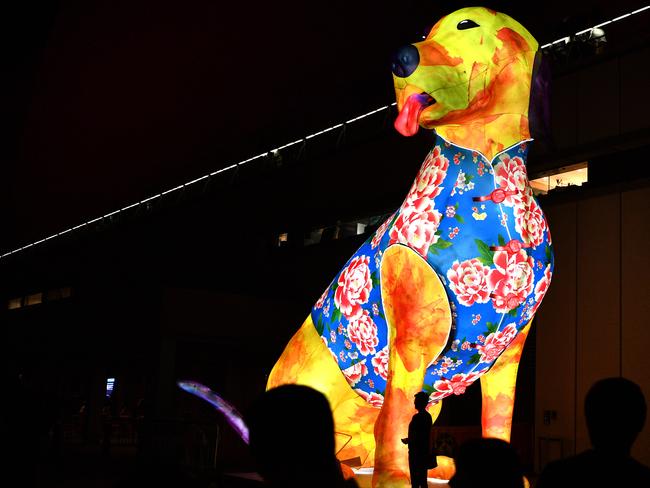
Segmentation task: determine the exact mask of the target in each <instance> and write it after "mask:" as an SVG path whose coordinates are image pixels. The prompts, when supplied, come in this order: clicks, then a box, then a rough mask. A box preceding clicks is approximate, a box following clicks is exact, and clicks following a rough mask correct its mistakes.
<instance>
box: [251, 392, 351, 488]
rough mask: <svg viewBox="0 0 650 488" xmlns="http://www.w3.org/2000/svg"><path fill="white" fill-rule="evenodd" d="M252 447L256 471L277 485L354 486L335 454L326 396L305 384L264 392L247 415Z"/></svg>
mask: <svg viewBox="0 0 650 488" xmlns="http://www.w3.org/2000/svg"><path fill="white" fill-rule="evenodd" d="M246 424H247V425H248V428H249V435H250V450H251V454H252V456H253V458H254V460H255V462H256V465H257V470H258V473H259V474H260V476H262V478H264V480H265V482H266V484H267V485H268V486H271V487H278V488H294V487H301V488H302V487H318V488H338V487H356V486H357V485H356V483H355V482H354V481H353V480H348V481H345V480H344V479H343V474H342V471H341V466H340V464H339V462H338V460H337V459H336V457H335V454H334V420H333V418H332V412H331V410H330V406H329V403H328V401H327V398H325V396H324V395H323V394H321V393H319V392H318V391H316V390H314V389H312V388H309V387H307V386H300V385H283V386H279V387H277V388H273V389H271V390H269V391H267V392H266V393H264V394H263V395H262V396H261V397H260V399H259V400H258V401H257V402H256V403H255V404H254V405H253V407H252V409H251V410H250V412H249V414H248V415H247V416H246Z"/></svg>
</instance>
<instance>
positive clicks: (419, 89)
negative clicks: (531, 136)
mask: <svg viewBox="0 0 650 488" xmlns="http://www.w3.org/2000/svg"><path fill="white" fill-rule="evenodd" d="M537 49H538V44H537V41H536V40H535V39H534V38H533V36H532V35H531V34H530V33H529V32H528V31H527V30H526V29H525V28H524V27H523V26H522V25H521V24H519V23H518V22H517V21H515V20H513V19H512V18H510V17H509V16H507V15H505V14H502V13H498V12H495V11H493V10H489V9H486V8H483V7H470V8H463V9H461V10H457V11H456V12H453V13H451V14H449V15H447V16H445V17H443V18H442V19H440V20H439V21H438V23H437V24H435V25H434V26H433V28H432V29H431V31H430V32H429V34H428V35H427V36H426V37H425V38H424V39H423V40H422V41H421V42H417V43H415V44H410V45H408V46H405V47H403V48H401V49H400V50H399V51H398V52H397V53H396V54H395V58H394V60H393V65H392V70H393V79H394V82H395V91H396V94H397V108H398V110H399V115H398V117H397V119H396V121H395V128H396V129H397V130H398V131H399V132H400V133H401V134H403V135H407V136H410V135H413V134H415V133H416V132H417V131H418V129H419V127H420V126H422V127H424V128H427V129H431V128H436V127H441V126H446V125H464V124H473V123H487V122H490V121H493V120H494V119H495V118H496V117H498V116H499V115H501V114H521V115H522V116H523V117H526V120H527V116H528V104H529V98H530V89H531V76H532V71H533V64H534V61H535V53H536V52H537ZM527 130H528V128H527V127H526V131H527Z"/></svg>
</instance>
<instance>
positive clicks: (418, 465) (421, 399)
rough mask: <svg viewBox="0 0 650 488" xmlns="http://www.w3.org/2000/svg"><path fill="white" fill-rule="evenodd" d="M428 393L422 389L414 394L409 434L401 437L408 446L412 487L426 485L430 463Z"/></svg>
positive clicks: (430, 421) (417, 487) (423, 487)
mask: <svg viewBox="0 0 650 488" xmlns="http://www.w3.org/2000/svg"><path fill="white" fill-rule="evenodd" d="M428 402H429V395H427V394H426V393H424V392H423V391H421V392H419V393H416V394H415V400H414V402H413V403H414V404H415V409H416V410H417V411H418V413H416V414H415V415H413V418H412V419H411V423H409V436H408V437H407V438H405V439H402V442H403V443H404V444H408V446H409V471H410V473H411V486H412V487H413V488H426V487H427V468H428V467H429V466H430V464H431V457H432V454H431V427H432V426H433V420H432V419H431V415H430V414H429V412H427V410H426V408H427V403H428Z"/></svg>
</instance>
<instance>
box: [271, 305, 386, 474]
mask: <svg viewBox="0 0 650 488" xmlns="http://www.w3.org/2000/svg"><path fill="white" fill-rule="evenodd" d="M287 383H291V384H300V385H306V386H310V387H312V388H314V389H316V390H318V391H320V392H321V393H323V394H324V395H325V396H326V397H327V400H328V401H329V403H330V407H331V408H332V415H333V416H334V429H335V431H336V436H335V439H336V449H337V457H338V458H339V460H341V461H345V460H346V459H353V458H358V459H359V461H360V462H361V464H362V465H363V466H372V454H373V453H374V449H375V439H374V435H373V426H374V424H375V419H376V418H377V415H378V414H379V409H377V408H374V407H372V406H370V405H368V403H367V402H366V401H365V400H364V399H363V398H361V397H360V396H359V395H358V394H357V393H356V392H355V391H354V390H353V389H352V388H351V387H350V385H349V384H348V382H347V381H346V380H345V377H344V376H343V374H342V373H341V370H340V368H339V366H338V364H337V362H336V360H335V359H334V358H333V357H332V354H331V352H330V350H329V349H328V348H327V346H326V345H325V344H324V343H323V340H322V339H321V337H320V336H319V335H318V332H316V328H315V327H314V323H313V322H312V319H311V316H309V317H307V319H306V320H305V322H304V323H303V324H302V326H301V327H300V329H298V331H297V332H296V333H295V334H294V336H293V337H292V338H291V340H290V341H289V343H288V344H287V347H286V348H285V349H284V352H283V353H282V355H281V356H280V359H278V361H277V362H276V363H275V366H274V367H273V370H272V371H271V374H270V375H269V379H268V382H267V385H266V387H267V389H270V388H273V387H276V386H280V385H283V384H287ZM287 429H288V430H291V426H287Z"/></svg>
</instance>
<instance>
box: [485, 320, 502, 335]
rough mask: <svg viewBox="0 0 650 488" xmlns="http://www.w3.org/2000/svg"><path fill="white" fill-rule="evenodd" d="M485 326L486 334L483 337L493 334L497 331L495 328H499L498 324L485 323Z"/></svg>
mask: <svg viewBox="0 0 650 488" xmlns="http://www.w3.org/2000/svg"><path fill="white" fill-rule="evenodd" d="M485 325H487V330H488V331H487V334H485V335H490V334H492V333H494V332H496V331H497V327H499V324H495V323H494V322H486V323H485Z"/></svg>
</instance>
